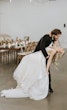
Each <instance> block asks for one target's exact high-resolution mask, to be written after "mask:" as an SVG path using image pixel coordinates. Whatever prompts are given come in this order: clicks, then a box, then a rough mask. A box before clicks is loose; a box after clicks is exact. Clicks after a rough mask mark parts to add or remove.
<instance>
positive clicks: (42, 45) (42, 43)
mask: <svg viewBox="0 0 67 110" xmlns="http://www.w3.org/2000/svg"><path fill="white" fill-rule="evenodd" d="M61 34H62V32H61V30H59V29H54V30H52V31H51V32H50V34H46V35H44V36H43V37H42V38H41V39H40V40H39V42H38V44H37V46H36V48H35V50H34V52H36V51H39V50H41V51H42V53H43V55H44V57H45V58H46V65H47V61H48V59H49V55H48V54H47V52H46V47H48V46H49V45H50V44H51V43H52V42H54V41H56V40H58V39H59V35H61ZM49 92H50V93H53V89H52V87H51V74H50V69H49Z"/></svg>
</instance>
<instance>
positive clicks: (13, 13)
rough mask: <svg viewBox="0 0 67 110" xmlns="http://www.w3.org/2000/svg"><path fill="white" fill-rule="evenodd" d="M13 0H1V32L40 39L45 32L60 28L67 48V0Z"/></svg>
mask: <svg viewBox="0 0 67 110" xmlns="http://www.w3.org/2000/svg"><path fill="white" fill-rule="evenodd" d="M24 1H25V0H12V2H11V4H10V3H9V2H0V8H1V10H0V33H1V34H2V33H6V34H9V35H11V36H12V38H14V39H15V38H16V37H17V36H18V37H20V38H24V36H26V35H28V36H30V38H31V40H36V41H38V40H39V39H40V38H41V37H42V36H43V35H44V34H46V33H49V32H50V31H51V30H52V29H54V28H60V29H61V31H62V33H63V34H62V37H61V39H60V41H61V43H62V46H63V47H66V48H67V27H65V28H64V27H63V24H64V23H66V25H67V1H66V0H62V1H61V0H56V1H54V2H52V1H51V2H46V3H44V4H42V5H38V4H33V3H29V0H26V2H24Z"/></svg>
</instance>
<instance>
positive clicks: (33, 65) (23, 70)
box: [1, 51, 49, 100]
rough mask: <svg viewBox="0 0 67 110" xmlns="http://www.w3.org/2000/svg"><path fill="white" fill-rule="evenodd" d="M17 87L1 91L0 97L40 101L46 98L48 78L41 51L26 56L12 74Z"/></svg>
mask: <svg viewBox="0 0 67 110" xmlns="http://www.w3.org/2000/svg"><path fill="white" fill-rule="evenodd" d="M13 78H14V80H16V82H17V86H16V88H14V89H8V90H2V91H1V97H3V96H5V97H6V98H24V97H29V98H31V99H34V100H41V99H44V98H45V97H47V95H48V89H49V78H48V74H47V71H46V60H45V57H44V55H43V54H42V52H41V51H38V52H35V53H31V54H29V55H26V56H25V57H23V59H22V60H21V62H20V64H19V65H18V67H17V68H16V70H15V71H14V74H13Z"/></svg>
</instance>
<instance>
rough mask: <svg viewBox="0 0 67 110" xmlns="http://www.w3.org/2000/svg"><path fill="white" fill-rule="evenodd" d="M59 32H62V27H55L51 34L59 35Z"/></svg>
mask: <svg viewBox="0 0 67 110" xmlns="http://www.w3.org/2000/svg"><path fill="white" fill-rule="evenodd" d="M59 34H62V32H61V30H60V29H54V30H52V31H51V35H59Z"/></svg>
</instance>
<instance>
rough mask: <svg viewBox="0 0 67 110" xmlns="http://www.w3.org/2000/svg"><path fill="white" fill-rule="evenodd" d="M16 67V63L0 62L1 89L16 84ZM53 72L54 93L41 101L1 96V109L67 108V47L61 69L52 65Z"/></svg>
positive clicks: (12, 86) (39, 109) (45, 109)
mask: <svg viewBox="0 0 67 110" xmlns="http://www.w3.org/2000/svg"><path fill="white" fill-rule="evenodd" d="M16 67H17V65H16V64H4V65H2V64H0V91H1V90H3V89H9V88H14V87H15V86H16V82H15V81H14V80H13V77H12V76H13V72H14V70H15V68H16ZM18 74H19V73H18ZM51 74H52V87H53V89H54V93H53V94H49V95H48V97H47V98H45V99H43V100H40V101H34V100H31V99H29V98H19V99H5V98H4V97H0V110H67V49H66V54H65V55H64V56H63V58H62V59H61V61H60V65H59V69H58V70H55V69H54V68H53V66H52V67H51Z"/></svg>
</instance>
